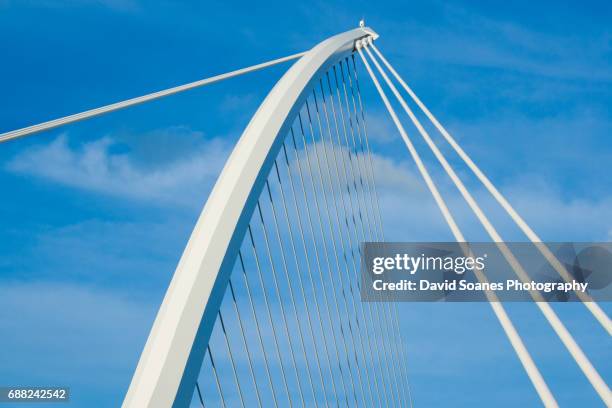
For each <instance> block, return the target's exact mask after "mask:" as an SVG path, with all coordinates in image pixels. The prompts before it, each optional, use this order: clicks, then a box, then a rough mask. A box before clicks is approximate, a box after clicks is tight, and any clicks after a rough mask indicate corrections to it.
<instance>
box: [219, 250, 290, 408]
mask: <svg viewBox="0 0 612 408" xmlns="http://www.w3.org/2000/svg"><path fill="white" fill-rule="evenodd" d="M238 259H239V260H240V266H241V267H242V275H243V277H244V285H245V287H246V291H247V298H248V299H249V305H250V306H251V312H252V313H253V320H254V321H255V327H256V329H257V338H258V339H259V345H260V346H261V352H262V354H263V357H264V363H265V367H266V374H267V375H268V382H269V384H270V390H271V391H272V399H273V400H274V406H275V407H276V408H278V399H277V396H276V390H275V388H274V382H273V381H272V373H271V372H270V364H269V360H268V353H267V352H266V348H265V347H264V342H263V337H262V335H261V327H260V325H259V319H258V318H257V313H256V311H255V303H254V302H253V296H252V294H251V285H250V284H249V278H248V276H247V273H246V268H245V266H244V259H243V258H242V250H241V249H239V250H238ZM231 279H232V278H231V277H230V285H231Z"/></svg>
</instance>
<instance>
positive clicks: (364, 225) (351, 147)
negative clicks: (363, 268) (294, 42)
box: [334, 62, 402, 405]
mask: <svg viewBox="0 0 612 408" xmlns="http://www.w3.org/2000/svg"><path fill="white" fill-rule="evenodd" d="M338 71H340V75H339V76H338ZM338 77H340V79H341V80H342V85H340V83H339V80H338ZM334 79H335V83H336V94H337V97H338V99H337V100H338V111H339V112H340V118H341V121H342V123H343V134H344V141H345V142H346V149H347V152H348V153H349V154H348V157H349V163H350V166H351V169H352V171H351V174H353V175H354V176H355V177H354V178H353V186H354V189H355V205H356V208H357V211H358V213H359V217H358V220H359V224H360V225H361V228H360V231H361V239H362V240H363V241H367V240H369V239H373V238H374V236H373V231H372V229H371V228H372V227H373V225H372V223H371V222H370V216H369V211H368V207H367V205H366V201H367V200H366V198H365V192H364V191H365V188H364V182H363V179H364V177H363V172H362V170H361V166H360V162H361V160H360V157H359V156H360V155H359V154H358V152H357V146H356V143H355V134H354V133H355V131H354V126H353V120H352V117H351V113H350V106H349V101H348V94H347V92H346V83H345V75H344V69H343V67H342V62H341V63H340V68H339V69H338V70H334ZM340 88H342V90H343V92H342V95H343V96H344V97H343V98H342V97H341V91H340ZM342 100H344V104H343V103H342ZM345 109H346V118H347V119H348V130H347V126H346V121H345V119H344V118H345V114H344V112H345ZM349 135H350V137H349ZM359 251H361V248H359ZM356 282H359V279H358V277H357V279H356ZM375 306H376V307H377V308H378V309H379V310H382V311H381V312H380V317H381V318H382V319H384V320H385V321H386V322H385V323H386V324H382V325H381V328H380V329H381V332H380V333H381V337H382V342H381V345H382V347H383V351H384V353H383V356H384V358H385V361H386V362H387V364H388V366H389V367H390V377H391V378H390V379H389V380H390V384H391V385H392V387H393V389H394V391H395V392H394V394H393V395H394V398H395V400H396V403H397V404H398V405H400V404H401V399H402V398H401V393H400V386H399V383H398V382H399V380H400V378H401V376H400V375H399V373H398V371H397V367H396V363H395V359H393V358H391V356H392V347H391V342H392V336H390V334H389V331H388V325H389V322H390V320H389V313H388V303H386V302H385V303H376V305H375ZM385 306H386V307H387V310H385ZM381 323H382V322H381Z"/></svg>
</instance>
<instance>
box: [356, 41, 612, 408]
mask: <svg viewBox="0 0 612 408" xmlns="http://www.w3.org/2000/svg"><path fill="white" fill-rule="evenodd" d="M365 50H366V52H367V53H368V55H369V57H370V59H371V60H372V62H373V63H374V65H376V68H377V69H378V71H379V72H380V74H381V75H382V76H383V78H384V79H385V81H386V82H387V84H388V85H389V87H390V88H391V90H392V91H393V93H394V94H395V96H396V98H397V100H398V101H399V102H400V104H401V105H402V107H403V108H404V110H405V111H406V113H407V114H408V116H410V119H411V120H412V122H413V123H414V125H415V126H416V127H417V129H418V130H419V133H420V134H421V136H423V139H425V142H426V143H427V145H428V146H429V148H430V149H431V150H432V152H433V153H434V155H435V156H436V158H437V159H438V161H439V162H440V164H441V165H442V167H443V168H444V170H445V171H446V173H447V174H448V176H449V177H450V178H451V180H452V181H453V183H454V184H455V186H456V187H457V189H458V190H459V192H460V193H461V195H462V196H463V198H464V199H465V201H466V202H467V203H468V205H469V206H470V208H471V209H472V211H473V212H474V214H475V215H476V217H477V218H478V220H479V221H480V223H481V224H482V225H483V227H484V228H485V230H486V231H487V233H488V234H489V236H490V237H491V239H492V240H493V242H495V245H496V246H497V248H498V249H499V250H500V251H501V253H502V255H503V256H504V258H505V259H506V261H507V262H508V263H509V264H510V266H511V267H512V269H513V270H514V272H515V274H516V275H517V276H518V277H519V279H520V280H521V281H522V282H524V283H527V282H529V281H530V277H529V275H528V274H527V272H526V271H525V269H524V268H523V266H522V265H521V264H520V262H519V261H518V259H517V258H516V257H515V256H514V254H513V253H512V251H511V250H510V249H509V248H508V246H507V245H506V243H505V242H504V241H503V239H502V237H501V236H500V235H499V233H498V232H497V230H496V229H495V227H494V226H493V224H491V222H490V220H489V219H488V217H487V216H486V215H485V214H484V212H483V211H482V209H481V208H480V206H479V205H478V203H476V200H475V199H474V198H473V196H472V195H471V194H470V192H469V190H468V189H467V188H466V187H465V185H464V184H463V182H462V181H461V179H460V178H459V177H458V176H457V174H456V173H455V171H454V170H453V168H452V167H451V166H450V164H449V163H448V161H447V160H446V158H445V157H444V155H442V153H441V152H440V150H439V149H438V147H437V146H436V144H435V143H434V142H433V141H432V140H431V138H430V137H429V134H428V133H427V131H425V129H424V128H423V126H422V125H421V124H420V122H419V121H418V119H417V118H416V117H415V116H414V114H413V113H412V111H411V110H410V108H409V107H408V105H407V104H406V101H405V100H404V99H403V98H402V96H401V95H400V94H399V91H398V90H397V88H396V87H395V85H393V83H392V82H391V81H390V79H389V77H388V76H387V74H386V73H385V72H384V71H383V69H382V67H381V66H380V64H379V63H378V61H377V60H376V59H375V57H374V55H372V53H371V52H370V50H369V49H368V48H367V47H366V48H365ZM529 295H530V296H531V297H532V299H533V300H534V301H535V302H536V305H537V306H538V308H539V309H540V311H541V312H542V314H543V315H544V317H545V318H546V320H547V321H548V323H549V324H550V325H551V327H552V328H553V330H554V331H555V333H556V334H557V336H558V337H559V339H560V340H561V342H562V343H563V344H564V345H565V347H566V348H567V350H568V351H569V353H570V355H571V356H572V358H573V359H574V360H575V361H576V364H578V366H579V367H580V369H581V370H582V372H583V373H584V375H585V376H586V377H587V379H588V380H589V382H590V383H591V385H592V386H593V388H594V389H595V391H597V393H598V394H599V396H600V397H601V399H602V400H603V401H604V402H605V403H606V404H607V405H612V395H611V394H610V389H609V388H608V386H607V384H606V383H605V382H604V380H603V379H602V378H601V376H600V375H599V373H598V372H597V370H596V369H595V367H593V365H592V364H591V362H590V361H589V359H588V358H587V356H586V355H585V354H584V352H583V351H582V349H581V348H580V346H579V345H578V343H576V341H575V340H574V338H573V336H572V335H571V333H570V332H569V331H568V330H567V328H566V327H565V325H564V324H563V322H562V321H561V320H560V319H559V317H558V316H557V314H556V313H555V311H554V310H553V309H552V307H550V305H549V304H548V302H546V300H545V299H544V297H543V296H542V295H541V294H540V292H538V291H536V290H529Z"/></svg>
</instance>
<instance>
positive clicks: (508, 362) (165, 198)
mask: <svg viewBox="0 0 612 408" xmlns="http://www.w3.org/2000/svg"><path fill="white" fill-rule="evenodd" d="M361 17H365V18H366V21H367V23H368V24H369V25H371V26H372V27H373V28H374V29H376V30H377V31H378V32H379V33H380V34H381V38H380V41H379V46H380V49H381V50H382V51H383V52H384V53H385V54H386V55H387V57H388V58H389V59H390V60H391V62H392V63H394V65H395V66H396V68H397V70H398V71H399V72H400V73H402V74H403V75H404V78H405V79H406V80H407V81H408V82H409V83H410V84H411V85H412V86H413V88H414V90H415V91H416V92H417V93H418V94H419V96H421V98H422V99H423V100H424V101H425V103H426V104H428V106H429V107H430V109H431V110H432V111H433V112H434V113H435V114H437V116H438V118H439V119H440V120H441V121H442V122H443V123H444V124H445V125H447V128H448V129H449V130H450V131H451V132H452V133H453V134H454V135H455V136H456V137H457V139H458V140H459V141H460V142H461V143H462V145H463V147H464V149H465V150H466V151H467V152H468V153H469V154H470V155H471V156H472V157H473V158H474V159H475V161H476V162H477V163H478V164H479V165H480V166H481V168H483V170H485V172H486V173H487V174H488V175H489V176H490V177H491V179H492V180H493V181H494V182H495V183H496V184H497V185H498V186H499V187H500V189H501V190H502V191H503V192H504V193H505V194H506V196H507V197H508V198H509V199H510V201H511V202H512V203H513V204H514V205H515V206H516V208H517V209H518V210H519V212H520V213H521V214H523V215H524V216H525V218H526V220H527V221H528V222H529V223H530V224H531V225H532V226H533V227H534V229H535V230H536V231H537V232H538V233H539V234H540V236H541V237H542V238H543V239H545V240H549V241H563V240H567V241H589V240H592V241H597V240H604V241H609V240H611V239H612V211H610V210H611V209H612V176H611V172H610V170H609V167H610V163H611V162H612V139H611V138H610V134H611V131H612V113H611V111H610V108H609V106H610V105H611V102H612V66H611V63H612V32H611V30H610V24H609V21H610V20H611V19H612V10H611V7H610V5H609V4H606V3H604V2H597V1H593V2H572V3H567V2H566V3H560V2H546V1H543V2H537V3H536V2H526V1H525V2H523V1H518V2H511V3H508V4H500V3H498V4H492V3H491V2H465V3H462V2H427V3H424V2H419V3H413V2H410V3H408V2H397V3H391V2H388V3H387V2H376V4H374V2H340V1H338V2H333V3H331V2H309V3H302V4H290V3H288V2H278V3H263V2H260V3H257V5H256V6H255V5H254V4H253V3H252V2H233V3H226V4H221V3H220V2H218V3H216V4H208V3H192V2H187V1H181V2H144V1H139V0H97V1H95V0H76V1H63V0H46V1H45V0H41V1H34V0H31V1H19V2H16V1H11V0H0V56H1V59H0V62H1V63H0V90H1V92H0V106H2V109H1V110H0V131H8V130H11V129H14V128H18V127H22V126H26V125H29V124H33V123H37V122H40V121H44V120H48V119H52V118H55V117H57V116H62V115H66V114H70V113H74V112H77V111H81V110H84V109H88V108H91V107H95V106H98V105H101V104H105V103H110V102H114V101H117V100H121V99H124V98H128V97H132V96H137V95H140V94H143V93H148V92H150V91H154V90H158V89H163V88H165V87H168V86H172V85H176V84H181V83H184V82H189V81H192V80H195V79H199V78H201V77H206V76H210V75H214V74H217V73H221V72H225V71H228V70H231V69H235V68H239V67H243V66H246V65H251V64H254V63H258V62H261V61H265V60H269V59H272V58H276V57H280V56H284V55H288V54H291V53H294V52H298V51H302V50H305V49H307V48H309V47H311V46H313V45H314V44H316V43H317V42H318V41H320V40H322V39H324V38H326V37H327V36H330V35H332V34H335V33H337V32H340V31H343V30H346V29H349V28H352V27H354V26H356V25H357V22H358V20H359V19H360V18H361ZM285 69H286V65H285V66H279V67H275V68H272V69H269V70H266V71H263V72H258V73H254V74H252V75H250V76H246V77H241V78H236V79H234V80H231V81H227V82H224V83H222V84H217V85H213V86H210V87H206V88H204V89H199V90H195V91H192V92H189V93H185V94H182V95H178V96H173V97H170V98H167V99H164V100H160V101H156V102H154V103H150V104H146V105H142V106H138V107H134V108H132V109H129V110H125V111H122V112H117V113H114V114H111V115H107V116H104V117H100V118H97V119H94V120H91V121H87V122H83V123H78V124H75V125H71V126H68V127H66V128H62V129H57V130H53V131H49V132H46V133H42V134H39V135H38V136H36V137H32V138H27V139H23V140H19V141H15V142H11V143H7V144H4V145H2V146H0V185H1V186H2V192H3V194H2V196H1V198H0V221H1V223H0V243H2V245H0V338H1V340H0V345H2V347H1V348H0V362H2V364H0V383H8V384H13V383H17V384H20V383H23V384H56V383H64V384H69V385H70V386H71V387H72V388H73V392H74V394H75V403H74V406H113V405H117V404H118V403H119V402H120V401H121V399H122V396H123V394H124V392H125V390H126V388H127V385H128V383H129V379H130V377H131V374H132V371H133V368H134V366H135V363H136V361H137V358H138V355H139V352H140V350H141V348H142V346H143V344H144V341H145V339H146V335H147V332H148V330H149V327H150V325H151V323H152V320H153V318H154V315H155V312H156V309H157V307H158V305H159V303H160V301H161V298H162V296H163V293H164V290H165V288H166V286H167V284H168V282H169V279H170V277H171V273H172V271H173V270H174V267H175V265H176V262H177V260H178V258H179V256H180V254H181V251H182V249H183V247H184V244H185V242H186V240H187V238H188V236H189V233H190V231H191V227H192V225H193V223H194V222H195V219H196V217H197V215H198V214H199V211H200V208H201V206H202V204H203V203H204V201H205V199H206V197H207V195H208V193H209V191H210V188H211V186H212V184H213V183H214V180H215V178H216V176H217V175H218V172H219V171H220V169H221V167H222V165H223V163H224V161H225V158H226V157H227V155H228V154H229V152H230V150H231V147H232V145H233V144H234V143H235V142H236V140H237V139H238V137H239V136H240V133H241V131H242V130H243V129H244V127H245V126H246V124H247V122H248V120H249V118H250V116H251V115H252V114H253V112H254V111H255V109H256V108H257V106H258V104H259V103H260V102H261V100H262V99H263V98H264V97H265V95H266V93H267V92H268V91H269V89H270V88H271V87H272V86H273V85H274V83H275V81H276V80H277V79H278V78H279V77H280V75H282V73H283V72H284V70H285ZM361 73H362V78H364V79H365V77H364V74H365V72H364V71H363V69H361ZM362 82H363V88H364V92H365V93H366V101H367V106H366V108H367V111H368V121H369V126H370V129H371V131H370V133H371V137H372V142H373V145H374V149H375V151H376V153H377V155H376V157H375V165H376V171H377V174H385V176H386V177H384V178H383V179H381V180H379V185H380V189H381V193H382V199H383V208H384V210H385V211H384V212H383V213H384V216H385V223H386V228H387V237H388V238H389V239H394V240H406V241H427V240H432V241H445V240H450V239H451V235H450V232H449V231H447V228H446V226H445V225H444V224H443V220H442V218H441V217H440V216H439V214H438V210H437V209H436V207H435V204H434V202H433V200H432V199H431V198H430V197H429V196H428V194H427V192H426V191H425V189H424V187H423V185H422V183H421V181H420V179H419V178H418V175H417V173H416V172H415V169H414V166H413V164H412V163H411V162H410V161H409V158H408V155H407V153H406V152H405V149H404V148H403V147H402V144H401V141H400V139H399V138H398V137H397V134H396V132H395V131H394V129H393V128H392V124H391V122H390V121H389V119H388V118H387V117H386V116H385V115H386V114H385V111H384V110H383V109H384V108H383V106H382V105H381V103H380V101H379V100H377V98H376V97H375V94H374V92H375V90H374V89H373V87H372V86H371V84H368V83H366V82H365V80H362ZM408 130H409V132H410V133H411V134H412V135H414V136H415V137H414V139H415V141H416V142H417V148H419V149H420V151H422V152H423V156H424V158H425V159H426V162H427V163H428V164H430V167H431V168H432V173H433V175H434V177H435V179H436V181H437V182H439V183H440V185H441V189H442V191H443V193H444V194H445V196H446V197H447V198H448V200H449V202H450V205H451V208H452V210H453V211H455V212H456V214H457V218H458V220H459V223H460V225H461V227H462V228H463V229H464V230H465V232H466V236H467V237H468V238H469V239H471V240H486V238H487V237H486V235H485V233H484V231H483V230H482V229H481V228H479V227H478V224H477V222H476V220H475V218H474V217H473V216H472V215H471V214H470V213H469V209H468V208H467V207H466V206H465V204H463V203H462V201H461V198H460V197H459V196H458V194H457V193H456V191H454V190H453V189H452V188H451V187H452V186H450V185H449V181H448V180H447V179H445V178H444V177H443V174H442V173H441V172H440V170H439V169H437V167H436V166H435V162H434V159H433V157H432V156H431V155H429V154H428V153H427V151H426V150H425V146H424V144H423V143H420V142H419V140H418V138H417V137H416V136H417V135H416V132H415V131H414V129H412V128H408ZM445 152H448V153H449V156H450V157H451V158H452V163H453V164H456V165H457V167H458V169H459V174H460V175H461V176H462V177H463V178H464V179H465V181H466V183H467V184H468V185H469V186H470V187H472V188H473V189H474V190H475V192H476V193H475V194H476V196H477V197H479V198H480V199H481V200H482V202H483V207H484V209H485V210H486V211H487V212H488V213H490V214H491V218H492V219H493V220H494V221H495V223H496V225H499V229H500V231H501V232H502V236H503V237H504V238H506V239H508V240H523V239H524V237H523V236H522V235H521V234H520V231H518V230H517V228H516V227H514V226H513V225H512V224H511V221H510V220H508V219H507V217H504V215H503V213H502V211H501V210H500V209H499V208H498V207H497V206H496V205H495V204H494V203H493V202H492V201H491V200H490V199H489V198H488V197H487V196H486V194H485V193H484V192H483V191H482V188H481V186H479V185H478V183H477V182H476V181H475V180H473V178H471V177H470V175H469V173H468V171H467V169H465V168H464V167H462V166H461V164H460V163H459V161H458V160H457V159H456V158H455V157H454V156H452V155H450V151H449V150H448V149H446V150H445ZM417 214H418V216H417ZM604 307H605V308H606V310H608V312H609V313H610V312H611V310H610V309H611V308H610V307H609V305H608V304H606V305H604ZM508 309H509V311H510V314H511V316H512V318H513V319H514V320H515V322H516V324H517V326H518V327H519V329H521V332H522V333H524V339H525V341H526V343H527V345H528V347H529V348H530V350H532V351H533V355H534V357H535V358H536V360H537V362H538V363H540V366H541V368H542V372H543V374H544V376H545V377H546V379H547V380H548V381H549V385H550V386H551V388H552V390H553V392H555V393H556V395H557V396H558V399H559V402H560V403H561V404H562V405H572V406H574V405H577V404H580V405H581V406H598V404H599V401H598V399H597V397H596V395H595V393H594V392H593V391H592V389H591V388H590V386H589V384H588V383H587V381H586V380H585V379H584V377H583V376H582V375H581V374H580V372H579V370H578V369H577V367H576V366H575V364H574V363H573V362H572V360H571V359H570V358H569V357H568V355H567V353H565V351H564V349H563V347H562V345H561V344H560V343H559V341H558V340H557V339H556V338H555V337H554V335H553V334H552V332H551V330H550V329H549V328H548V327H546V326H545V323H544V321H543V319H542V318H541V316H539V315H538V314H537V312H536V310H535V307H533V305H525V304H521V305H509V306H508ZM555 309H556V310H557V311H558V313H559V314H560V316H561V317H562V318H564V319H565V321H566V322H567V325H568V327H569V328H570V329H571V330H572V332H574V333H575V335H576V338H577V340H578V341H579V342H580V344H581V345H582V346H583V347H584V350H585V351H586V352H587V354H588V355H589V356H590V357H591V360H592V361H593V362H594V364H595V365H596V367H597V368H598V369H599V370H600V372H601V373H602V375H603V376H604V378H606V379H608V381H610V379H611V378H612V364H610V361H612V358H611V357H612V356H611V354H610V351H611V349H610V347H609V338H606V336H605V334H604V333H603V331H602V330H601V328H600V327H598V326H597V324H596V323H595V322H594V320H593V319H592V318H591V316H590V315H589V314H588V313H587V312H586V311H585V309H584V308H583V307H581V306H580V305H577V304H566V305H556V306H555ZM400 311H401V313H402V318H403V321H402V324H403V327H402V329H403V331H404V337H405V339H406V340H407V342H408V345H409V348H408V350H409V352H408V356H409V361H408V367H409V370H410V373H411V378H410V382H411V385H412V391H413V395H414V398H415V401H416V403H417V405H420V406H490V401H493V400H494V401H496V405H498V406H516V405H517V404H522V405H525V406H532V405H537V396H536V395H535V392H533V391H532V389H531V388H530V385H529V382H528V380H527V378H526V376H525V375H524V373H523V372H522V369H521V367H520V365H519V363H518V361H517V360H516V358H515V357H514V355H513V354H512V350H511V348H510V346H509V344H508V342H507V341H506V340H505V339H504V337H503V334H502V332H501V330H500V329H499V327H498V324H497V323H496V321H495V320H494V318H493V315H492V313H491V312H490V310H489V307H488V306H487V305H486V304H418V305H417V304H403V305H401V307H400ZM41 333H43V334H41Z"/></svg>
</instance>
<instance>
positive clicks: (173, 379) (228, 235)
mask: <svg viewBox="0 0 612 408" xmlns="http://www.w3.org/2000/svg"><path fill="white" fill-rule="evenodd" d="M365 36H373V37H374V38H377V37H378V35H377V34H376V33H375V32H374V31H372V30H370V29H368V28H360V29H354V30H350V31H347V32H344V33H341V34H338V35H336V36H333V37H331V38H328V39H327V40H325V41H323V42H321V43H319V44H318V45H317V46H315V47H314V48H313V49H311V50H310V51H308V52H307V53H306V54H305V55H304V56H303V57H302V58H300V59H299V60H298V61H297V62H296V63H295V64H294V65H293V66H292V67H291V68H290V69H289V70H288V71H287V72H286V73H285V74H284V75H283V77H282V78H281V79H280V80H279V81H278V82H277V83H276V85H275V86H274V88H273V89H272V90H271V91H270V93H269V94H268V96H267V97H266V99H265V100H264V101H263V102H262V104H261V105H260V106H259V108H258V110H257V111H256V113H255V115H254V116H253V117H252V119H251V121H250V122H249V124H248V126H247V127H246V129H245V130H244V132H243V134H242V136H241V137H240V140H239V141H238V143H237V144H236V146H235V147H234V150H233V151H232V153H231V155H230V157H229V159H228V160H227V162H226V164H225V166H224V168H223V171H222V172H221V175H220V176H219V178H218V180H217V182H216V184H215V186H214V188H213V190H212V192H211V194H210V196H209V198H208V200H207V202H206V205H205V206H204V209H203V210H202V213H201V214H200V217H199V218H198V221H197V223H196V225H195V227H194V229H193V232H192V233H191V237H190V238H189V241H188V243H187V246H186V248H185V250H184V252H183V255H182V256H181V259H180V261H179V264H178V266H177V268H176V271H175V273H174V276H173V277H172V281H171V282H170V285H169V287H168V290H167V291H166V294H165V296H164V299H163V302H162V305H161V307H160V309H159V311H158V313H157V316H156V318H155V322H154V324H153V327H152V329H151V332H150V334H149V337H148V339H147V342H146V345H145V347H144V350H143V352H142V355H141V357H140V360H139V362H138V366H137V368H136V371H135V373H134V376H133V378H132V382H131V384H130V387H129V389H128V392H127V395H126V397H125V400H124V402H123V406H124V407H145V406H146V407H169V406H174V407H184V406H188V405H189V402H190V400H191V396H192V394H193V391H194V387H195V382H196V378H197V375H198V373H199V371H200V368H201V365H202V360H203V358H204V352H205V350H206V345H207V344H208V341H209V338H210V335H211V332H212V329H213V325H214V322H215V318H216V314H217V312H218V310H219V307H220V304H221V300H222V298H223V294H224V292H225V289H226V287H227V284H228V279H229V276H230V273H231V270H232V267H233V265H234V263H235V261H236V257H237V254H238V249H239V247H240V244H241V242H242V240H243V237H244V235H245V232H246V228H247V225H248V222H249V219H250V218H251V215H252V213H253V211H254V209H255V204H256V202H257V198H258V197H259V195H260V193H261V191H262V188H263V185H264V182H265V180H266V178H267V176H268V173H269V171H270V169H271V166H272V164H273V161H274V158H275V157H276V155H277V153H278V151H279V149H280V147H281V145H282V136H283V135H284V134H285V133H286V132H285V131H286V130H287V129H288V127H289V126H290V123H291V121H292V120H293V118H294V117H295V115H296V114H297V111H298V109H299V107H300V104H301V102H302V101H303V99H304V98H305V96H306V92H307V90H308V89H309V86H310V85H311V83H312V82H313V81H314V80H316V78H317V76H318V74H319V73H321V72H323V71H324V70H326V69H327V68H328V67H329V66H331V65H333V64H334V63H336V62H337V61H339V60H340V59H341V58H343V57H344V56H346V55H347V54H348V53H351V52H352V51H353V50H354V44H355V41H357V40H359V39H361V38H363V37H365Z"/></svg>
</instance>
